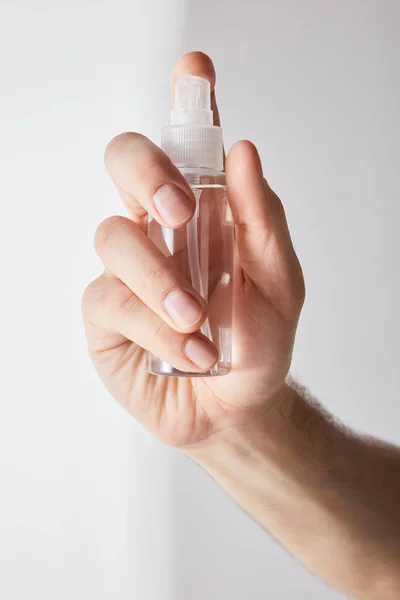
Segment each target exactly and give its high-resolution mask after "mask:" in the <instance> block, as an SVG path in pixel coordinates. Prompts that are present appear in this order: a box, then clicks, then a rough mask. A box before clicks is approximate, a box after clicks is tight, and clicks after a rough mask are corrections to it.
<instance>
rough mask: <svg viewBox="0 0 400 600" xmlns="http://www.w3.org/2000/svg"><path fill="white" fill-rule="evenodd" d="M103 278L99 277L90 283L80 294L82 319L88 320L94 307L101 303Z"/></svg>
mask: <svg viewBox="0 0 400 600" xmlns="http://www.w3.org/2000/svg"><path fill="white" fill-rule="evenodd" d="M104 287H105V285H104V277H103V275H100V277H97V279H94V280H93V281H91V282H90V283H89V284H88V285H87V286H86V288H85V290H84V292H83V294H82V301H81V311H82V315H83V317H84V318H85V319H86V318H88V316H89V314H90V312H91V311H92V309H93V307H94V306H95V305H98V304H99V303H100V302H102V300H103V298H104Z"/></svg>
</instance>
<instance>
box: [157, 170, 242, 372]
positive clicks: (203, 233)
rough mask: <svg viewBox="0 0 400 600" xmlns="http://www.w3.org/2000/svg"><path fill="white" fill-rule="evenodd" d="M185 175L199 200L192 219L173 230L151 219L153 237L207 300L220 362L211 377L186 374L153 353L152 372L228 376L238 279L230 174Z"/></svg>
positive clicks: (209, 329)
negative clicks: (234, 291)
mask: <svg viewBox="0 0 400 600" xmlns="http://www.w3.org/2000/svg"><path fill="white" fill-rule="evenodd" d="M183 173H184V175H185V177H186V179H187V181H188V182H189V184H190V185H191V188H192V190H193V192H194V195H195V197H196V212H195V214H194V216H193V218H192V220H191V221H190V223H188V224H187V225H186V226H184V227H181V228H180V229H168V228H166V227H162V226H161V225H159V223H157V221H155V220H154V219H150V220H149V225H148V236H149V237H150V239H151V240H152V241H153V242H154V244H155V245H156V246H157V247H158V248H159V249H160V250H161V251H162V252H163V253H164V255H165V256H167V257H168V258H169V259H170V260H171V262H172V264H173V266H174V268H175V269H177V270H179V271H180V272H181V273H182V274H183V275H184V276H185V277H186V278H187V280H188V281H190V283H191V285H192V287H193V288H194V289H195V290H196V291H197V292H198V293H199V294H200V295H201V296H202V297H203V298H204V299H205V300H206V302H207V306H208V317H207V320H206V321H205V322H204V323H203V325H202V327H201V329H200V331H201V333H202V334H203V335H205V336H206V337H207V338H208V339H210V340H211V341H212V342H213V344H214V345H215V346H216V348H217V349H218V353H219V358H218V362H217V363H216V364H215V365H214V367H213V368H212V369H211V370H210V371H208V372H206V373H200V374H199V373H184V372H182V371H179V370H178V369H175V368H174V367H172V366H171V365H169V364H168V363H166V362H165V361H162V360H160V359H159V358H157V357H156V356H154V355H153V354H150V353H149V355H148V369H149V371H150V372H151V373H154V374H159V375H175V376H185V377H207V376H214V375H225V374H226V373H228V372H229V371H230V369H231V350H232V275H233V273H232V268H233V221H232V215H231V211H230V208H229V205H228V203H227V198H226V187H225V175H224V174H223V173H218V174H212V173H210V174H204V175H199V174H198V172H197V173H191V172H190V171H189V170H187V171H186V172H183Z"/></svg>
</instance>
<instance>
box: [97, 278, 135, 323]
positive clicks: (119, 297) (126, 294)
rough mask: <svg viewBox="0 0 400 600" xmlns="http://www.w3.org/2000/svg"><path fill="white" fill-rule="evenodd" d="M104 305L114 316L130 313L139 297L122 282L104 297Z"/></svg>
mask: <svg viewBox="0 0 400 600" xmlns="http://www.w3.org/2000/svg"><path fill="white" fill-rule="evenodd" d="M105 300H106V306H107V309H108V310H109V312H110V313H111V314H112V315H115V316H121V315H122V314H126V313H129V314H131V313H132V311H133V309H134V307H135V306H136V305H137V304H138V302H139V298H138V297H137V296H136V294H134V293H133V292H132V291H131V290H130V289H129V288H128V287H126V286H125V285H124V284H123V283H120V284H119V285H118V287H116V288H115V289H114V290H113V291H112V293H110V294H109V295H108V296H107V297H106V299H105Z"/></svg>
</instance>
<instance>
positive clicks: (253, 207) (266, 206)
mask: <svg viewBox="0 0 400 600" xmlns="http://www.w3.org/2000/svg"><path fill="white" fill-rule="evenodd" d="M226 181H227V191H228V199H229V204H230V207H231V210H232V214H233V219H234V222H235V231H236V244H237V249H238V254H239V259H240V263H241V267H242V270H243V274H244V281H249V280H250V281H251V282H252V283H253V284H254V285H255V286H256V287H257V288H259V290H260V291H261V293H262V294H263V295H264V297H265V298H266V299H268V301H269V302H270V303H271V305H272V306H273V307H274V308H275V309H276V310H277V311H278V312H279V313H280V314H281V315H282V316H283V317H284V318H285V319H290V320H291V319H293V318H297V316H298V313H299V312H300V309H301V306H302V304H303V301H304V293H305V292H304V280H303V273H302V270H301V266H300V263H299V260H298V258H297V256H296V253H295V251H294V248H293V244H292V241H291V238H290V233H289V229H288V225H287V221H286V217H285V211H284V209H283V206H282V203H281V201H280V200H279V198H278V196H277V195H276V194H275V193H274V192H273V191H272V190H271V188H270V187H269V185H268V183H267V182H266V180H265V179H264V177H263V172H262V166H261V161H260V157H259V154H258V152H257V149H256V147H255V146H254V144H252V143H251V142H248V141H240V142H237V143H236V144H234V146H232V148H231V150H230V151H229V154H228V156H227V160H226Z"/></svg>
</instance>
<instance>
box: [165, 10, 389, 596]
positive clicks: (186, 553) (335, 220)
mask: <svg viewBox="0 0 400 600" xmlns="http://www.w3.org/2000/svg"><path fill="white" fill-rule="evenodd" d="M399 32H400V4H399V2H397V1H387V0H386V1H378V0H377V1H374V2H371V1H368V2H366V1H365V0H351V1H348V0H339V1H335V2H333V1H326V0H324V1H320V0H314V1H310V0H301V1H297V0H291V1H288V0H284V1H282V0H272V1H271V0H266V1H255V0H249V1H246V2H245V1H244V0H227V1H225V2H224V1H219V2H213V1H211V0H203V1H202V2H197V1H196V0H193V2H191V10H190V12H189V14H188V16H187V21H186V29H185V50H193V49H201V50H204V51H205V52H208V53H209V54H210V55H211V56H212V57H213V59H214V60H215V64H216V68H217V98H218V100H219V105H220V109H221V116H222V124H223V127H224V137H225V141H226V145H227V147H229V146H230V145H231V144H232V143H233V142H234V141H235V140H237V139H239V138H249V139H251V140H253V141H254V142H255V143H256V144H257V145H258V147H259V149H260V151H261V155H262V158H263V165H264V169H265V174H266V176H267V177H268V179H269V181H270V183H271V185H272V186H273V187H274V188H275V190H276V191H277V193H278V194H279V195H280V197H281V198H282V200H283V202H284V204H285V207H286V211H287V216H288V220H289V224H290V226H291V230H292V233H293V238H294V242H295V245H296V248H297V250H298V253H299V256H300V258H301V261H302V264H303V267H304V272H305V277H306V282H307V291H308V296H307V301H306V305H305V308H304V312H303V316H302V319H301V323H300V329H299V334H298V338H297V344H296V350H295V356H294V363H293V370H294V373H295V374H297V375H298V376H299V377H301V379H302V380H303V381H304V382H305V383H306V384H307V385H308V386H309V387H310V388H311V390H312V391H313V392H314V393H315V394H316V395H317V396H318V398H319V399H320V400H321V401H322V402H323V403H324V404H325V406H327V407H328V409H329V410H331V411H332V412H333V413H334V414H335V415H337V416H338V417H340V418H341V419H343V420H344V421H345V422H346V423H347V424H349V425H352V426H354V427H355V428H357V429H359V430H362V431H366V432H369V433H371V434H375V435H378V436H381V437H383V438H385V439H387V440H392V441H394V442H397V443H399V442H400V427H399V423H400V401H399V391H398V373H399V367H398V364H399V359H400V352H399V345H398V338H399V333H400V320H399V305H400V285H399V266H398V265H399V255H400V252H399V242H398V233H397V232H398V226H399V225H398V224H399V219H400V192H399V166H400V118H399V107H400V75H399V73H400V70H399V56H400V34H399ZM175 481H176V486H175V493H176V501H175V507H176V517H175V522H176V531H177V553H176V556H177V565H176V570H177V582H178V590H179V594H178V596H177V598H179V600H186V599H188V598H190V600H201V599H203V598H230V600H239V599H242V598H251V599H257V600H258V599H260V600H261V599H266V598H285V599H289V598H296V599H297V598H304V599H306V598H307V600H310V599H311V598H315V599H318V600H321V599H322V598H324V600H325V599H326V600H328V599H331V598H332V599H333V598H338V597H339V594H337V593H336V592H333V591H331V590H328V588H326V587H325V586H323V585H322V584H320V583H318V582H317V581H315V579H314V578H313V577H312V576H310V575H309V574H308V573H306V572H305V571H304V570H303V569H302V568H301V567H299V566H298V565H297V564H296V563H295V562H294V561H293V559H292V558H291V557H290V556H289V555H288V554H287V553H286V552H285V551H284V550H282V549H281V548H280V547H279V546H278V545H277V544H276V543H275V542H274V541H273V540H271V539H270V538H268V537H267V536H266V535H265V534H264V533H263V532H262V531H261V530H260V529H259V528H258V527H257V526H256V525H255V524H254V523H252V522H251V521H250V520H249V519H248V518H247V517H246V516H245V515H243V514H241V513H240V511H239V510H237V509H236V508H235V507H234V506H233V505H232V503H231V502H230V500H229V499H228V498H227V497H225V496H224V494H223V493H221V492H220V491H219V490H218V489H216V486H215V485H214V484H213V482H212V481H211V480H210V479H209V478H208V477H207V476H206V475H204V474H203V473H202V472H201V471H200V470H199V469H197V468H196V467H195V466H193V465H191V464H189V462H188V461H185V460H184V459H183V458H182V459H181V460H180V461H179V462H178V464H177V466H176V472H175ZM321 536H324V531H321ZM194 539H195V540H196V542H195V546H193V540H194Z"/></svg>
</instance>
